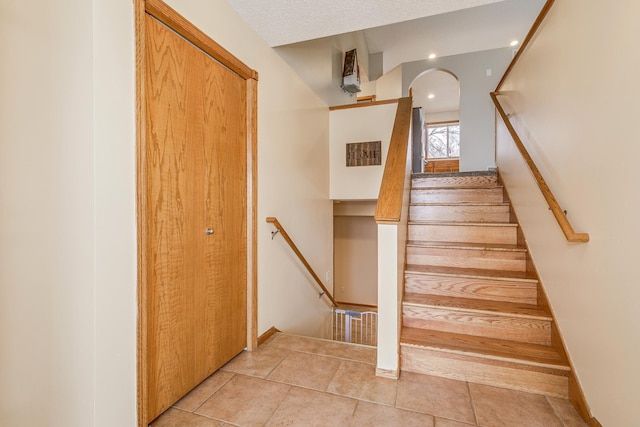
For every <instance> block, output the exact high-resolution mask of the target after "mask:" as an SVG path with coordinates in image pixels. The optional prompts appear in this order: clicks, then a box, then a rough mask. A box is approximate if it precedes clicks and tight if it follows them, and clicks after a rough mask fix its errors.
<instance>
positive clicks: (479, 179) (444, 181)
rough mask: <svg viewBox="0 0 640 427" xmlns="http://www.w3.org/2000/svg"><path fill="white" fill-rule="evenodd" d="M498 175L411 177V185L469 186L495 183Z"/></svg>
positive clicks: (414, 186)
mask: <svg viewBox="0 0 640 427" xmlns="http://www.w3.org/2000/svg"><path fill="white" fill-rule="evenodd" d="M497 182H498V177H497V176H495V175H493V176H447V177H441V178H435V177H428V178H413V179H412V180H411V187H412V188H416V187H457V186H461V187H470V186H474V185H478V186H480V185H496V184H497Z"/></svg>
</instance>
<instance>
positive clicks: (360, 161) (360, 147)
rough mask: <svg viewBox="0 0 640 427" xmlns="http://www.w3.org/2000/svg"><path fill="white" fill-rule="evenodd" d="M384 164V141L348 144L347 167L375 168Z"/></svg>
mask: <svg viewBox="0 0 640 427" xmlns="http://www.w3.org/2000/svg"><path fill="white" fill-rule="evenodd" d="M381 164H382V141H371V142H352V143H350V144H347V166H375V165H381Z"/></svg>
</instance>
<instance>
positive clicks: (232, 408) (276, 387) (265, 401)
mask: <svg viewBox="0 0 640 427" xmlns="http://www.w3.org/2000/svg"><path fill="white" fill-rule="evenodd" d="M290 388H291V387H290V386H288V385H286V384H279V383H275V382H272V381H267V380H263V379H260V378H255V377H247V376H244V375H235V376H234V377H233V378H232V379H231V380H230V381H229V382H228V383H226V384H225V385H224V386H223V387H222V388H221V389H220V390H218V391H217V392H216V393H214V394H213V396H211V397H210V398H209V400H207V401H206V402H204V403H203V404H202V405H201V406H200V407H199V408H198V409H197V410H196V413H198V414H202V415H206V416H209V417H212V418H215V419H218V420H222V421H225V422H228V423H232V424H237V425H241V426H261V425H263V424H264V423H265V422H266V421H267V420H268V419H269V417H270V416H271V415H272V414H273V412H274V411H275V410H276V408H277V407H278V406H279V405H280V403H281V402H282V400H283V399H284V398H285V396H286V395H287V393H288V392H289V389H290Z"/></svg>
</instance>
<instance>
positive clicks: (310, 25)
mask: <svg viewBox="0 0 640 427" xmlns="http://www.w3.org/2000/svg"><path fill="white" fill-rule="evenodd" d="M500 1H503V0H228V2H229V4H230V5H231V7H233V8H234V9H235V10H236V11H237V12H238V13H239V14H240V16H242V17H243V19H244V20H245V21H246V22H247V23H248V24H249V25H250V26H251V27H252V28H253V29H254V30H255V31H256V32H257V33H258V34H260V35H261V36H262V38H263V39H265V40H266V41H267V43H269V45H270V46H272V47H275V46H281V45H285V44H291V43H297V42H301V41H306V40H312V39H317V38H321V37H327V36H331V35H335V34H342V33H348V32H352V31H357V30H363V29H366V28H372V27H379V26H382V25H388V24H393V23H397V22H402V21H408V20H412V19H416V18H423V17H426V16H433V15H438V14H442V13H446V12H452V11H455V10H461V9H466V8H470V7H475V6H481V5H485V4H489V3H497V2H500Z"/></svg>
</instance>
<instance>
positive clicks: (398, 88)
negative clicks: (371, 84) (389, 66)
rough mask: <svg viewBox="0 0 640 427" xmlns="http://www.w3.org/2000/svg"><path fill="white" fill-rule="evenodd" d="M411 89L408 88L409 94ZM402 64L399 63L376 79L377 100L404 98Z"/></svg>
mask: <svg viewBox="0 0 640 427" xmlns="http://www.w3.org/2000/svg"><path fill="white" fill-rule="evenodd" d="M408 94H409V91H408V90H407V96H408ZM402 96H403V95H402V65H398V66H397V67H395V68H394V69H393V70H391V71H389V72H388V73H385V74H383V75H382V76H380V77H379V78H378V80H376V101H383V100H385V99H397V98H402Z"/></svg>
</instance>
